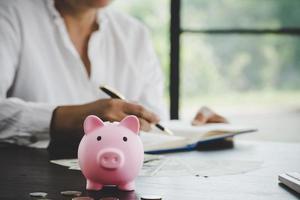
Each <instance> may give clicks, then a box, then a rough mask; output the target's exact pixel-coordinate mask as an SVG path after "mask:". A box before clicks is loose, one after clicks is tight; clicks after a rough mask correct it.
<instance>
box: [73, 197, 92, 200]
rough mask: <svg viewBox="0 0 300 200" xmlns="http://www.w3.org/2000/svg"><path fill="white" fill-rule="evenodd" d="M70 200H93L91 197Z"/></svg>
mask: <svg viewBox="0 0 300 200" xmlns="http://www.w3.org/2000/svg"><path fill="white" fill-rule="evenodd" d="M72 200H94V199H93V198H92V197H74V198H72Z"/></svg>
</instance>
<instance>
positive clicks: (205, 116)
mask: <svg viewBox="0 0 300 200" xmlns="http://www.w3.org/2000/svg"><path fill="white" fill-rule="evenodd" d="M207 123H228V121H227V119H226V118H225V117H223V116H221V115H219V114H217V113H215V112H214V111H213V110H211V109H210V108H208V107H206V106H203V107H202V108H201V109H200V110H199V111H198V112H197V114H196V116H195V117H194V119H193V121H192V125H193V126H199V125H203V124H207Z"/></svg>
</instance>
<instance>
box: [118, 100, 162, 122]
mask: <svg viewBox="0 0 300 200" xmlns="http://www.w3.org/2000/svg"><path fill="white" fill-rule="evenodd" d="M124 111H125V113H127V114H129V115H135V116H137V117H138V118H140V119H143V120H145V121H147V122H148V123H150V124H152V123H157V122H158V121H159V118H158V116H157V115H156V114H154V113H153V112H151V111H149V110H147V109H146V108H144V107H143V106H141V105H138V104H134V103H129V102H125V103H124Z"/></svg>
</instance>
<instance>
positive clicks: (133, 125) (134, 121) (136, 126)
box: [120, 115, 140, 133]
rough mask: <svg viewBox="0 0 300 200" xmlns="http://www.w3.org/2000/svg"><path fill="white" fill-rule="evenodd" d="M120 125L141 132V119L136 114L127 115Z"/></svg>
mask: <svg viewBox="0 0 300 200" xmlns="http://www.w3.org/2000/svg"><path fill="white" fill-rule="evenodd" d="M120 125H121V126H124V127H126V128H128V129H129V130H131V131H133V132H134V133H139V130H140V122H139V119H138V118H137V117H136V116H134V115H129V116H127V117H125V118H124V119H123V120H122V121H121V122H120Z"/></svg>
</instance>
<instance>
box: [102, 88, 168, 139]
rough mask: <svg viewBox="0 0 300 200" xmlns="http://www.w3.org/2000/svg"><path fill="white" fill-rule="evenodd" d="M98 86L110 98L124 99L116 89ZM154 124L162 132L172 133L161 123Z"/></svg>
mask: <svg viewBox="0 0 300 200" xmlns="http://www.w3.org/2000/svg"><path fill="white" fill-rule="evenodd" d="M99 88H100V90H102V91H103V92H104V93H106V94H107V95H108V96H110V97H111V98H115V99H123V100H126V99H125V97H124V96H123V95H121V94H120V93H119V92H118V91H116V90H114V89H112V88H111V87H108V86H106V85H102V86H100V87H99ZM155 126H156V127H157V128H158V129H160V130H162V131H163V132H165V133H167V134H168V135H173V132H172V131H171V130H170V129H168V128H166V127H164V126H162V125H161V124H158V123H157V124H155Z"/></svg>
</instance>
